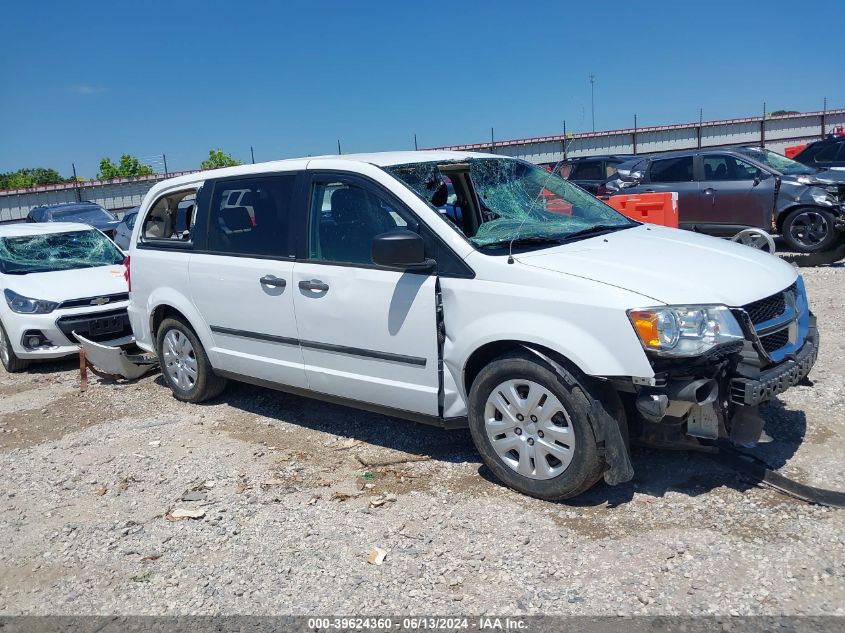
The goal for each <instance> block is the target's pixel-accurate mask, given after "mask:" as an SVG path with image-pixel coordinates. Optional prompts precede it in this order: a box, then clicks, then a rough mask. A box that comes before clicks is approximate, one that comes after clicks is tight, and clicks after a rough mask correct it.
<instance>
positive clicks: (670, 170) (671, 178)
mask: <svg viewBox="0 0 845 633" xmlns="http://www.w3.org/2000/svg"><path fill="white" fill-rule="evenodd" d="M648 177H649V180H650V181H651V182H691V181H692V156H681V157H678V158H664V159H661V160H656V161H654V162H653V163H651V167H650V168H649V171H648Z"/></svg>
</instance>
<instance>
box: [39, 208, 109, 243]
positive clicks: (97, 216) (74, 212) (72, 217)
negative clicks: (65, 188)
mask: <svg viewBox="0 0 845 633" xmlns="http://www.w3.org/2000/svg"><path fill="white" fill-rule="evenodd" d="M26 221H27V222H80V223H82V224H88V225H90V226H93V227H94V228H95V229H100V230H101V231H102V232H103V233H105V234H106V235H108V236H109V237H111V238H114V233H115V230H116V229H117V225H118V224H120V220H118V219H117V216H116V215H115V214H113V213H112V212H111V211H106V210H105V209H104V208H103V207H101V206H100V205H99V204H97V203H96V202H91V201H88V200H86V201H84V202H62V203H59V204H45V205H42V206H40V207H33V208H32V209H30V211H29V214H28V215H27V216H26Z"/></svg>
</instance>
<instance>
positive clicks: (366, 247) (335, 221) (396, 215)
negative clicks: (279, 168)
mask: <svg viewBox="0 0 845 633" xmlns="http://www.w3.org/2000/svg"><path fill="white" fill-rule="evenodd" d="M401 228H411V229H412V230H416V229H417V225H416V222H415V221H414V220H413V219H412V218H411V216H410V215H409V214H408V213H407V212H406V211H404V210H402V209H400V208H398V207H397V205H395V204H393V203H392V202H390V201H389V200H388V199H387V198H386V197H385V196H384V195H382V194H381V193H378V192H376V191H374V189H373V188H370V187H365V186H361V185H359V184H357V183H353V182H348V181H345V180H318V181H315V182H314V185H313V187H312V190H311V222H310V230H309V233H310V240H309V242H310V244H309V258H310V259H314V260H320V261H329V262H343V263H349V264H365V265H366V264H372V263H373V260H372V256H371V249H372V242H373V238H374V237H375V236H376V235H380V234H381V233H386V232H388V231H395V230H396V229H401Z"/></svg>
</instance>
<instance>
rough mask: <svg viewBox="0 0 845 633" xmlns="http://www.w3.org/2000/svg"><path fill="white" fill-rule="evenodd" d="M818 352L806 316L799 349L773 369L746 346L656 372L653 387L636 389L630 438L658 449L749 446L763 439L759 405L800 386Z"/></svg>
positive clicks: (816, 337) (815, 333) (813, 329)
mask: <svg viewBox="0 0 845 633" xmlns="http://www.w3.org/2000/svg"><path fill="white" fill-rule="evenodd" d="M818 350H819V334H818V330H817V328H816V325H815V318H812V317H811V319H810V324H809V328H808V331H807V336H806V337H805V340H804V343H803V345H802V346H801V347H800V348H799V349H798V350H797V351H796V352H794V353H793V354H791V355H789V356H788V357H786V358H784V359H783V360H782V361H781V362H779V363H777V364H773V365H770V366H766V367H761V366H760V364H759V363H758V362H756V353H755V352H754V350H753V346H752V344H751V343H750V342H747V343H746V344H745V346H744V348H743V349H741V350H736V351H735V353H733V354H727V355H725V356H715V357H714V358H712V359H711V360H710V361H709V362H707V361H705V362H701V361H700V359H699V362H698V363H697V364H694V365H693V366H692V367H684V366H683V365H676V366H674V367H671V368H669V369H668V370H667V371H664V372H659V373H658V374H657V379H656V382H657V384H656V385H654V386H647V387H639V388H637V389H636V396H635V400H634V404H635V408H636V411H637V413H638V416H637V418H638V422H639V424H638V425H637V426H638V428H637V429H632V431H634V432H633V433H632V434H633V436H634V438H635V439H638V440H640V441H642V442H643V443H646V444H651V445H657V446H668V445H680V444H689V443H691V442H693V443H694V442H695V441H696V440H690V438H701V439H705V440H722V439H727V440H729V441H731V442H732V443H734V444H736V445H740V446H753V445H754V444H756V443H757V442H759V441H760V439H761V437H764V433H763V424H764V421H763V419H762V418H761V417H760V416H759V415H758V406H759V405H760V404H762V403H763V402H766V401H767V400H770V399H772V398H774V397H775V396H777V395H779V394H781V393H783V392H785V391H786V390H787V389H789V388H791V387H793V386H795V385H798V384H800V383H801V382H802V381H803V380H804V379H805V378H806V377H807V375H808V374H809V373H810V370H811V369H812V367H813V365H814V364H815V362H816V358H817V357H818Z"/></svg>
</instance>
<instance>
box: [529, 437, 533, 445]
mask: <svg viewBox="0 0 845 633" xmlns="http://www.w3.org/2000/svg"><path fill="white" fill-rule="evenodd" d="M528 446H534V438H533V437H529V438H528Z"/></svg>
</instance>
